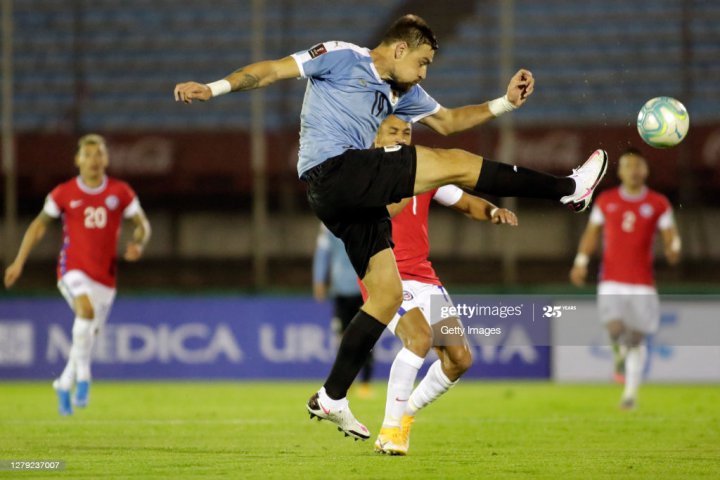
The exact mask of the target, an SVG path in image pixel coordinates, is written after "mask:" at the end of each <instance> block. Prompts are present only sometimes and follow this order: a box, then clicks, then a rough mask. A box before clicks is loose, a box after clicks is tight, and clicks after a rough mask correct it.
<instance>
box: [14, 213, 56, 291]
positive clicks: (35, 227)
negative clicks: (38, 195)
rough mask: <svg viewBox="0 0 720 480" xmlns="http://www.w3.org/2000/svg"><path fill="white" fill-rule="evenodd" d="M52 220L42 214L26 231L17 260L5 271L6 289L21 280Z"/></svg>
mask: <svg viewBox="0 0 720 480" xmlns="http://www.w3.org/2000/svg"><path fill="white" fill-rule="evenodd" d="M52 220H53V218H52V217H50V216H49V215H47V214H46V213H45V212H40V214H39V215H38V216H37V217H35V220H33V221H32V223H30V226H29V227H28V229H27V230H26V231H25V235H24V236H23V239H22V243H21V244H20V249H19V250H18V254H17V256H16V257H15V260H13V262H12V263H11V264H10V265H9V266H8V267H7V268H6V269H5V288H10V287H12V286H13V285H15V282H17V280H18V278H20V275H22V271H23V267H24V266H25V261H26V260H27V258H28V256H29V255H30V252H32V250H33V248H35V245H37V244H38V242H40V240H42V238H43V237H44V236H45V232H46V231H47V226H48V224H49V223H50V222H51V221H52Z"/></svg>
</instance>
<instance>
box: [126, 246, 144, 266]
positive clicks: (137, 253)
mask: <svg viewBox="0 0 720 480" xmlns="http://www.w3.org/2000/svg"><path fill="white" fill-rule="evenodd" d="M142 253H143V247H142V245H140V244H138V243H135V242H128V244H127V247H126V248H125V255H123V258H124V259H125V260H127V261H128V262H137V261H138V260H140V257H142Z"/></svg>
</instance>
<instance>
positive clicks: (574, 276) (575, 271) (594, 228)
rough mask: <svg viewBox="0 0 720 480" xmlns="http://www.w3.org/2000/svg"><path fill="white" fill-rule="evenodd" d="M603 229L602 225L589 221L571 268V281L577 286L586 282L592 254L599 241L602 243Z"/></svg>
mask: <svg viewBox="0 0 720 480" xmlns="http://www.w3.org/2000/svg"><path fill="white" fill-rule="evenodd" d="M601 231H602V225H599V224H597V223H593V222H588V226H587V227H586V228H585V231H584V232H583V235H582V237H581V238H580V245H579V246H578V253H577V255H576V256H575V262H574V263H573V267H572V269H571V270H570V281H571V282H572V283H573V285H575V286H577V287H580V286H582V285H584V284H585V279H586V278H587V274H588V268H587V266H588V263H590V256H591V255H592V254H594V253H595V250H597V247H598V243H600V233H601Z"/></svg>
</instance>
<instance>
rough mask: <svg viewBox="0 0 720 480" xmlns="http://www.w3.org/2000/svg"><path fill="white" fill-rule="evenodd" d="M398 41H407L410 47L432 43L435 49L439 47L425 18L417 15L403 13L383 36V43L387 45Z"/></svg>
mask: <svg viewBox="0 0 720 480" xmlns="http://www.w3.org/2000/svg"><path fill="white" fill-rule="evenodd" d="M398 41H400V42H405V43H407V44H408V46H409V47H410V48H417V47H419V46H420V45H430V48H432V49H433V50H437V49H438V42H437V38H435V34H434V33H433V31H432V30H431V29H430V27H429V26H428V24H427V23H426V22H425V20H423V19H422V18H420V17H418V16H417V15H403V16H402V17H400V18H398V19H397V20H396V21H395V23H393V24H392V25H391V26H390V28H389V29H388V31H387V32H385V35H383V38H382V43H383V44H385V45H389V44H391V43H392V42H398Z"/></svg>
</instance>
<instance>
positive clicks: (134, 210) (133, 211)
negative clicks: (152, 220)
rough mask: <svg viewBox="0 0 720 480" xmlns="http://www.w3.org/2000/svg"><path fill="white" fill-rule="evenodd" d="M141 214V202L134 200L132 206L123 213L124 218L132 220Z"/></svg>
mask: <svg viewBox="0 0 720 480" xmlns="http://www.w3.org/2000/svg"><path fill="white" fill-rule="evenodd" d="M139 212H140V200H138V199H137V197H135V198H133V199H132V201H131V202H130V204H129V205H128V206H127V207H125V210H124V211H123V217H124V218H132V217H134V216H135V215H137V214H138V213H139Z"/></svg>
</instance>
